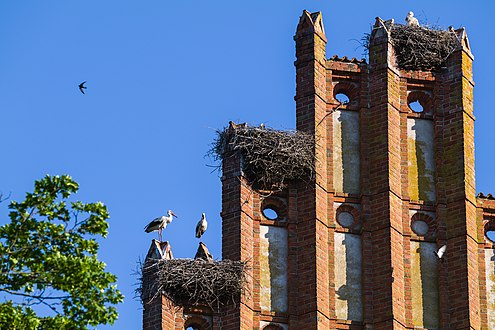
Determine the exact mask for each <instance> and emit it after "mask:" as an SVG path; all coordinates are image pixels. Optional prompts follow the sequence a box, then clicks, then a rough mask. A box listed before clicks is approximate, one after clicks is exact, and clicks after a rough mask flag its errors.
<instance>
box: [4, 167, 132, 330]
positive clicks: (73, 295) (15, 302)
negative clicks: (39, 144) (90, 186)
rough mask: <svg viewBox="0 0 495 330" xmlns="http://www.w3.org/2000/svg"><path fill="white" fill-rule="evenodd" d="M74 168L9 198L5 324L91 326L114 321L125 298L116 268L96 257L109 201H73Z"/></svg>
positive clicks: (75, 186) (17, 326) (8, 326)
mask: <svg viewBox="0 0 495 330" xmlns="http://www.w3.org/2000/svg"><path fill="white" fill-rule="evenodd" d="M78 188H79V186H78V184H77V182H75V181H74V180H73V179H72V178H71V177H70V176H66V175H63V176H60V177H59V176H49V175H47V176H45V177H44V178H43V179H41V180H39V181H36V182H35V186H34V192H33V193H27V194H26V198H25V200H24V201H22V202H15V201H12V202H11V203H10V205H9V209H10V213H9V217H10V220H11V221H10V223H8V224H6V225H4V226H2V227H0V258H1V261H0V271H1V273H0V298H1V299H0V329H87V328H88V327H91V326H96V325H98V324H107V323H110V324H112V323H113V322H114V321H115V320H116V319H117V310H116V308H115V307H114V306H112V305H115V304H117V303H119V302H122V300H123V296H122V294H121V293H120V291H119V290H117V288H116V285H115V282H116V279H117V278H116V276H115V275H113V274H111V273H109V272H105V264H104V263H103V262H101V261H99V260H98V258H97V251H98V243H97V241H96V240H95V237H96V236H102V237H106V235H107V229H108V223H107V219H108V218H109V214H108V211H107V208H106V206H105V205H103V203H101V202H96V203H87V204H86V203H82V202H80V201H69V200H68V199H69V196H70V195H71V194H73V193H76V192H77V190H78Z"/></svg>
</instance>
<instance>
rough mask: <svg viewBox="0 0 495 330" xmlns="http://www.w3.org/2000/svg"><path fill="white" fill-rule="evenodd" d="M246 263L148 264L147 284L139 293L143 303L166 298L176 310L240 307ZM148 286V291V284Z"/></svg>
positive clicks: (186, 261)
mask: <svg viewBox="0 0 495 330" xmlns="http://www.w3.org/2000/svg"><path fill="white" fill-rule="evenodd" d="M245 269H246V263H245V262H242V261H232V260H220V261H213V262H208V261H205V260H202V259H171V260H164V259H162V260H148V261H147V262H146V264H145V265H144V267H143V268H142V277H141V278H143V277H146V278H150V276H151V277H154V280H153V281H149V280H147V281H143V280H142V279H141V286H140V288H139V289H138V293H139V294H140V295H141V299H142V301H143V302H146V301H148V302H149V301H150V300H153V299H156V298H157V297H159V295H160V294H162V293H163V294H164V295H165V296H167V297H168V298H169V299H171V300H172V301H173V302H174V304H175V305H176V306H194V305H196V306H209V307H210V308H212V309H215V308H216V309H218V308H219V307H221V306H224V305H227V304H229V303H237V302H238V301H239V297H240V296H241V294H242V293H243V292H244V291H243V290H244V289H245V283H246V274H245ZM145 283H146V284H148V286H146V287H144V284H145Z"/></svg>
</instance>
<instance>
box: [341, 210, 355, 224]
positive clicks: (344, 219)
mask: <svg viewBox="0 0 495 330" xmlns="http://www.w3.org/2000/svg"><path fill="white" fill-rule="evenodd" d="M337 221H338V222H339V223H340V225H341V226H342V227H350V226H352V224H353V223H354V216H353V215H352V214H350V213H349V212H340V213H339V214H338V215H337Z"/></svg>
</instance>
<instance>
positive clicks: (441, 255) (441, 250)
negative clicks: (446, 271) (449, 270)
mask: <svg viewBox="0 0 495 330" xmlns="http://www.w3.org/2000/svg"><path fill="white" fill-rule="evenodd" d="M445 250H447V245H443V246H442V247H441V248H439V249H438V251H436V252H435V251H433V253H434V254H435V255H436V256H437V257H438V259H440V261H441V262H443V255H444V254H445Z"/></svg>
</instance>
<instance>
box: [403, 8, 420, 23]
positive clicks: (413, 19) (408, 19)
mask: <svg viewBox="0 0 495 330" xmlns="http://www.w3.org/2000/svg"><path fill="white" fill-rule="evenodd" d="M406 23H407V25H408V26H419V22H418V19H417V18H416V17H414V13H413V12H412V11H410V12H408V13H407V16H406Z"/></svg>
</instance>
